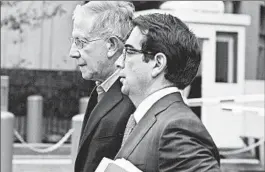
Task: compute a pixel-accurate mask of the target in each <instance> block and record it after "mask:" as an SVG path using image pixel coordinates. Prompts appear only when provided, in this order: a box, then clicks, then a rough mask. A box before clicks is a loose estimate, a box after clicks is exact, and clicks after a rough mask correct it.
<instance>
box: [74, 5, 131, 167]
mask: <svg viewBox="0 0 265 172" xmlns="http://www.w3.org/2000/svg"><path fill="white" fill-rule="evenodd" d="M133 12H134V6H133V5H132V4H131V3H129V2H122V1H121V2H119V1H105V2H104V1H90V2H88V3H87V4H85V5H83V6H81V5H77V7H76V9H75V10H74V14H73V20H74V22H73V32H72V37H73V38H72V40H73V43H72V46H71V50H70V57H72V58H75V59H76V62H77V64H78V66H79V68H80V70H81V73H82V77H83V78H84V79H87V80H93V81H96V85H97V86H96V87H95V88H94V89H93V91H92V93H91V95H90V100H89V102H88V106H87V110H86V113H85V117H84V121H83V125H82V131H81V137H80V142H79V149H78V154H77V158H76V162H75V171H76V172H83V171H84V172H90V171H91V172H93V171H94V170H95V169H96V167H97V166H98V164H99V162H100V161H101V159H102V158H103V157H108V158H114V156H115V155H116V153H117V152H118V150H119V149H120V146H121V142H122V137H123V133H124V130H125V126H126V123H127V120H128V118H129V116H130V114H131V113H132V112H133V111H134V110H135V107H134V105H133V104H132V102H131V101H130V99H129V98H128V97H127V96H125V95H123V94H122V93H121V91H120V88H121V85H120V82H119V80H118V77H119V71H117V70H116V68H115V65H114V63H115V61H116V60H117V59H118V57H119V56H120V55H121V53H122V49H123V46H124V38H125V37H126V36H127V34H128V33H129V31H130V30H131V26H132V25H131V19H132V16H133Z"/></svg>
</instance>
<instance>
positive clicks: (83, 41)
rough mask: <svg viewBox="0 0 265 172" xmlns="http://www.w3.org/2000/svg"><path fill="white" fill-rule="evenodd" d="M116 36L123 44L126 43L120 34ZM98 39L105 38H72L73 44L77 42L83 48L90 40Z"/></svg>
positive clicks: (77, 45) (78, 46)
mask: <svg viewBox="0 0 265 172" xmlns="http://www.w3.org/2000/svg"><path fill="white" fill-rule="evenodd" d="M114 36H115V37H117V38H118V39H119V40H120V41H121V42H122V43H123V44H124V43H125V40H124V39H122V38H121V37H120V36H118V35H114ZM98 40H103V39H102V38H98V39H93V40H86V39H80V38H70V41H71V44H73V43H75V45H76V47H77V48H78V49H83V48H84V47H85V46H86V45H87V44H89V43H90V42H94V41H98Z"/></svg>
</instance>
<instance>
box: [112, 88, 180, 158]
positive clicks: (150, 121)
mask: <svg viewBox="0 0 265 172" xmlns="http://www.w3.org/2000/svg"><path fill="white" fill-rule="evenodd" d="M177 101H183V100H182V97H181V95H180V93H173V94H170V95H167V96H165V97H163V98H162V99H160V100H158V101H157V102H156V103H155V104H154V105H153V106H152V107H151V108H150V109H149V110H148V111H147V113H146V114H145V115H144V117H143V118H142V119H141V120H140V121H139V123H138V124H137V125H136V126H135V128H134V130H133V131H132V133H131V135H130V136H129V138H128V139H127V141H126V142H125V144H124V145H123V147H122V148H121V149H120V151H119V152H118V153H117V155H116V157H115V159H117V158H121V157H123V158H125V159H127V158H128V157H129V156H130V154H131V153H132V152H133V150H134V149H135V147H136V146H137V145H138V144H139V143H140V142H141V140H142V139H143V138H144V136H145V135H146V133H147V132H148V131H149V130H150V128H152V126H153V125H154V124H155V122H156V120H157V119H156V116H157V115H159V113H160V112H162V111H164V110H165V109H167V108H168V107H169V106H170V105H171V104H172V103H174V102H177Z"/></svg>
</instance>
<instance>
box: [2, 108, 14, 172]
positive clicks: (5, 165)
mask: <svg viewBox="0 0 265 172" xmlns="http://www.w3.org/2000/svg"><path fill="white" fill-rule="evenodd" d="M13 129H14V115H13V114H12V113H10V112H5V111H1V171H3V172H12V159H13V140H14V138H13Z"/></svg>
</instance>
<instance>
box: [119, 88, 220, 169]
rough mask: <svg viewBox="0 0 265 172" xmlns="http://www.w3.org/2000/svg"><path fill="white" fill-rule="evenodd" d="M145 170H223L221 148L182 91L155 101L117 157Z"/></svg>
mask: <svg viewBox="0 0 265 172" xmlns="http://www.w3.org/2000/svg"><path fill="white" fill-rule="evenodd" d="M118 158H125V159H127V160H129V161H130V162H131V163H133V164H134V165H135V166H136V167H138V168H139V169H141V170H142V171H144V172H158V171H163V172H173V171H174V172H175V171H183V172H184V171H185V172H194V171H199V172H203V171H220V167H219V165H220V157H219V153H218V149H217V147H216V145H215V144H214V142H213V140H212V138H211V136H210V134H209V133H208V131H207V130H206V128H205V127H204V125H203V124H202V123H201V121H200V119H199V118H198V117H197V116H196V115H195V114H194V113H193V112H192V111H191V110H190V108H189V107H187V106H186V104H184V103H183V100H182V97H181V95H180V93H172V94H169V95H167V96H165V97H163V98H162V99H160V100H159V101H158V102H156V103H155V104H154V105H153V106H152V107H151V108H150V109H149V111H148V112H147V113H146V114H145V116H144V117H143V118H142V119H141V120H140V121H139V123H138V124H137V125H136V127H135V128H134V130H133V131H132V133H131V135H130V136H129V138H128V139H127V141H126V142H125V144H124V146H123V147H122V148H121V150H120V151H119V152H118V154H117V156H116V157H115V159H118Z"/></svg>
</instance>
